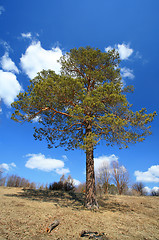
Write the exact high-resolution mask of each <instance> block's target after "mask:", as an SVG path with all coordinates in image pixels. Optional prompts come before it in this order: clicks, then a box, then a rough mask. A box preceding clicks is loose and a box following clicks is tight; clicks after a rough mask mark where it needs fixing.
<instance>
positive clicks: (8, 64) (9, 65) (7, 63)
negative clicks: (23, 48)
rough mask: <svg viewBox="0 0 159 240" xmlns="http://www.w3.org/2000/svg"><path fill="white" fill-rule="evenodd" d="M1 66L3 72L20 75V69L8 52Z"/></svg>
mask: <svg viewBox="0 0 159 240" xmlns="http://www.w3.org/2000/svg"><path fill="white" fill-rule="evenodd" d="M1 65H2V68H3V70H6V71H11V72H15V73H19V70H18V68H17V67H16V65H15V63H14V62H13V61H12V59H11V58H10V57H9V54H8V53H7V52H6V53H5V54H4V56H3V57H1Z"/></svg>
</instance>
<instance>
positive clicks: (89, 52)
mask: <svg viewBox="0 0 159 240" xmlns="http://www.w3.org/2000/svg"><path fill="white" fill-rule="evenodd" d="M60 63H61V65H62V68H61V74H59V75H57V74H56V73H55V72H54V71H51V70H48V71H44V70H43V71H42V72H40V73H38V75H37V77H35V78H34V79H33V80H31V81H30V83H31V84H30V86H29V87H28V90H27V91H26V92H23V93H20V94H19V95H18V100H17V101H15V102H14V103H12V107H13V108H15V112H14V113H13V114H12V119H13V120H15V121H18V122H24V121H28V122H32V121H33V120H34V119H35V117H38V122H39V124H38V125H37V126H36V127H35V133H34V137H35V139H39V140H42V139H46V140H47V142H48V146H49V147H52V146H53V145H55V147H58V146H65V147H66V148H67V149H74V148H78V147H80V148H82V149H84V150H87V149H88V148H90V147H92V146H93V147H95V146H96V145H97V144H98V143H99V141H100V140H101V139H104V140H105V142H106V145H114V144H115V143H117V144H119V145H120V147H122V146H125V147H127V146H128V143H130V142H131V143H136V142H137V141H143V140H144V139H145V136H146V135H148V134H151V132H150V125H149V124H150V123H151V121H152V120H153V118H154V117H155V115H156V113H155V112H154V113H151V114H147V113H146V109H141V110H140V111H137V112H133V111H132V110H131V109H130V108H131V105H130V104H129V103H128V101H127V98H126V93H127V92H129V91H131V90H132V88H131V87H127V88H124V87H123V84H122V79H121V74H120V68H119V64H120V59H119V55H118V54H117V53H116V51H115V50H112V51H109V52H108V53H106V52H101V50H99V49H94V48H91V47H86V48H83V47H81V48H79V49H76V48H74V49H72V50H70V52H69V53H66V54H65V55H64V56H63V57H62V58H61V59H60Z"/></svg>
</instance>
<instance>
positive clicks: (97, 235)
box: [79, 230, 108, 240]
mask: <svg viewBox="0 0 159 240" xmlns="http://www.w3.org/2000/svg"><path fill="white" fill-rule="evenodd" d="M79 236H80V237H85V238H86V237H87V238H88V239H100V240H108V238H107V237H106V235H105V234H104V233H98V232H90V231H84V230H83V231H82V232H81V233H80V234H79Z"/></svg>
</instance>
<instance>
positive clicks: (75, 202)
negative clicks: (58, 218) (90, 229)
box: [5, 189, 132, 213]
mask: <svg viewBox="0 0 159 240" xmlns="http://www.w3.org/2000/svg"><path fill="white" fill-rule="evenodd" d="M5 196H7V197H17V198H22V199H28V200H31V201H41V202H52V203H53V204H54V205H55V206H57V207H58V206H59V207H71V208H73V209H77V210H84V209H86V208H85V195H84V194H83V193H76V192H73V191H68V192H64V191H61V190H58V191H51V190H39V189H22V191H20V192H18V193H16V194H5ZM98 204H99V210H100V211H111V212H123V213H124V212H128V211H132V209H131V208H130V206H129V205H126V204H125V205H124V204H121V203H119V202H117V201H116V200H115V199H113V198H112V197H111V199H110V197H109V196H107V197H98Z"/></svg>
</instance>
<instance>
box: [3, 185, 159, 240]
mask: <svg viewBox="0 0 159 240" xmlns="http://www.w3.org/2000/svg"><path fill="white" fill-rule="evenodd" d="M98 202H99V205H100V209H99V211H88V210H86V209H85V208H84V197H83V195H81V194H73V193H70V194H68V193H64V192H58V191H56V192H50V191H44V190H41V191H40V190H22V189H17V188H5V187H0V213H1V214H0V240H2V239H3V240H4V239H9V240H17V239H18V240H19V239H28V240H30V239H33V240H34V239H35V240H44V239H45V240H47V239H54V240H57V239H58V240H60V239H61V240H67V239H72V240H74V239H75V240H76V239H81V240H82V239H88V238H84V237H80V235H79V234H80V233H81V232H82V231H83V230H84V231H90V232H98V233H104V236H105V239H110V240H118V239H119V240H122V239H135V240H142V239H143V240H146V239H147V240H150V239H152V240H155V239H156V240H159V198H158V197H134V196H112V195H111V196H107V197H103V198H100V199H98ZM56 219H58V220H59V221H60V224H59V225H58V226H57V227H56V228H55V229H54V230H53V231H52V232H51V233H47V232H46V229H47V227H48V226H49V225H50V224H51V223H52V222H53V221H54V220H56Z"/></svg>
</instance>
